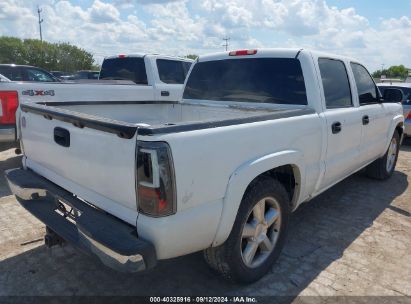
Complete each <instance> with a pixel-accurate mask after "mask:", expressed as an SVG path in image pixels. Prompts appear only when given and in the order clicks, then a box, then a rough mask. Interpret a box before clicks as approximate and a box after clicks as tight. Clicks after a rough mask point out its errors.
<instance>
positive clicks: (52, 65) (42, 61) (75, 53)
mask: <svg viewBox="0 0 411 304" xmlns="http://www.w3.org/2000/svg"><path fill="white" fill-rule="evenodd" d="M0 63H15V64H28V65H33V66H37V67H41V68H44V69H46V70H61V71H67V72H75V71H77V70H88V69H92V68H93V64H94V59H93V55H92V54H90V53H89V52H87V51H86V50H84V49H81V48H79V47H77V46H75V45H72V44H70V43H66V42H64V43H49V42H46V41H43V42H41V41H40V40H38V39H24V40H21V39H19V38H14V37H0Z"/></svg>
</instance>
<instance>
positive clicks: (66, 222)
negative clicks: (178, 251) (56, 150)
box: [6, 169, 157, 272]
mask: <svg viewBox="0 0 411 304" xmlns="http://www.w3.org/2000/svg"><path fill="white" fill-rule="evenodd" d="M6 179H7V182H8V184H9V187H10V189H11V191H12V192H13V194H14V195H15V196H16V197H17V199H18V201H19V203H20V204H21V205H22V206H23V207H24V208H25V209H26V210H27V211H29V212H30V213H31V214H32V215H34V216H35V217H36V218H38V219H39V220H40V221H41V222H43V223H44V224H45V225H46V226H47V227H49V228H50V229H51V230H53V231H54V232H55V233H56V234H57V235H59V236H60V237H61V238H63V239H64V240H65V241H67V242H69V243H71V244H72V245H74V246H75V247H77V248H78V249H80V250H82V251H84V252H87V253H92V254H94V255H96V256H98V257H99V259H100V260H101V261H102V262H103V263H104V264H105V265H107V266H109V267H111V268H114V269H116V270H118V271H122V272H137V271H141V270H144V269H148V268H152V267H154V266H155V265H156V263H157V257H156V252H155V248H154V246H153V245H152V244H151V243H149V242H148V241H146V240H143V239H141V238H139V237H138V236H137V234H136V228H135V227H133V226H131V225H129V224H127V223H124V222H122V221H120V220H119V219H117V218H115V217H113V216H111V215H109V214H107V213H105V212H103V211H100V210H98V209H96V208H94V207H92V206H90V205H88V204H87V203H85V202H84V201H82V200H80V199H78V198H76V197H74V196H73V195H72V194H71V193H69V192H68V191H66V190H64V189H63V188H61V187H59V186H57V185H55V184H53V183H52V182H50V181H48V180H47V179H45V178H43V177H41V176H40V175H38V174H36V173H34V172H33V171H29V170H24V169H11V170H8V171H6ZM60 202H63V203H64V204H66V205H68V206H69V207H71V208H72V210H73V211H72V212H71V213H70V214H69V215H68V216H66V217H65V216H63V215H62V214H64V213H65V212H64V210H66V211H68V210H67V209H64V208H63V207H61V203H60ZM62 210H63V211H62ZM66 215H67V213H66Z"/></svg>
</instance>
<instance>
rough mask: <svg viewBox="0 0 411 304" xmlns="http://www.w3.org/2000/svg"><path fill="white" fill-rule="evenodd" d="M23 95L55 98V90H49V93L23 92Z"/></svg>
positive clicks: (40, 91)
mask: <svg viewBox="0 0 411 304" xmlns="http://www.w3.org/2000/svg"><path fill="white" fill-rule="evenodd" d="M21 94H23V95H29V96H46V95H49V96H54V90H47V91H43V90H25V91H22V92H21Z"/></svg>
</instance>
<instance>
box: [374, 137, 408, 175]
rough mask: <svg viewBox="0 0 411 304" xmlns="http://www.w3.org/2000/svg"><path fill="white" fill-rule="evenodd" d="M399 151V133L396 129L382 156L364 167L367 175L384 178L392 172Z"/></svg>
mask: <svg viewBox="0 0 411 304" xmlns="http://www.w3.org/2000/svg"><path fill="white" fill-rule="evenodd" d="M399 151H400V135H399V134H398V132H397V131H395V132H394V135H393V136H392V138H391V142H390V145H389V146H388V150H387V152H385V154H384V156H383V157H381V158H379V159H377V160H375V161H374V162H372V163H371V164H370V165H368V167H367V168H366V174H367V176H368V177H371V178H374V179H379V180H386V179H388V178H390V177H391V175H392V174H393V173H394V170H395V165H396V164H397V159H398V153H399Z"/></svg>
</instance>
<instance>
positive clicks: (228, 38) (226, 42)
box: [223, 37, 230, 51]
mask: <svg viewBox="0 0 411 304" xmlns="http://www.w3.org/2000/svg"><path fill="white" fill-rule="evenodd" d="M223 40H224V41H225V43H224V44H223V46H225V50H226V51H228V46H229V43H228V41H230V37H225V38H223Z"/></svg>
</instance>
